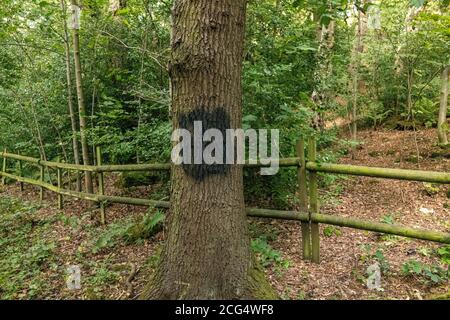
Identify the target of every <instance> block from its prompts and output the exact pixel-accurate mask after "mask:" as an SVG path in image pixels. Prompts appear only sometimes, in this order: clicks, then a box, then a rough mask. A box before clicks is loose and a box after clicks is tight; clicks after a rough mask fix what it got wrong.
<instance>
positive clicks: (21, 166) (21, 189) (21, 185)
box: [19, 153, 24, 192]
mask: <svg viewBox="0 0 450 320" xmlns="http://www.w3.org/2000/svg"><path fill="white" fill-rule="evenodd" d="M19 155H20V153H19ZM19 175H20V177H23V163H22V160H19ZM23 190H24V186H23V182H20V191H21V192H23Z"/></svg>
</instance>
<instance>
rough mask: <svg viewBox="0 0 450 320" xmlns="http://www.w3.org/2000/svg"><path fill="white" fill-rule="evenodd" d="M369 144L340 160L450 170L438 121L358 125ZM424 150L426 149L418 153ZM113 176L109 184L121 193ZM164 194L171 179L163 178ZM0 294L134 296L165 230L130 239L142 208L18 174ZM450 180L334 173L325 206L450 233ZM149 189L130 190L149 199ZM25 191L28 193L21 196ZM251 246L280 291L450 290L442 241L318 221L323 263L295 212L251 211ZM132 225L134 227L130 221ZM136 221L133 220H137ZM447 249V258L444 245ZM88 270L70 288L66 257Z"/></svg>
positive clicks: (0, 239)
mask: <svg viewBox="0 0 450 320" xmlns="http://www.w3.org/2000/svg"><path fill="white" fill-rule="evenodd" d="M359 138H360V139H361V142H362V143H361V145H360V146H359V147H358V148H357V150H356V151H355V152H354V154H353V156H351V155H346V156H343V157H342V158H341V159H340V162H341V163H346V164H361V165H367V166H379V167H389V168H409V169H419V168H420V169H422V170H433V171H446V172H449V171H450V159H448V157H447V154H445V153H444V154H442V153H443V151H442V150H441V149H439V147H437V146H435V140H436V137H435V131H434V130H421V131H419V132H418V133H417V136H415V134H414V133H413V132H410V131H387V130H380V131H373V130H365V131H361V132H360V133H359ZM418 154H419V157H418V156H417V155H418ZM114 179H115V178H114V177H112V176H110V177H108V179H107V183H106V185H107V186H108V187H107V190H106V191H107V193H108V194H119V193H121V194H122V195H123V192H122V191H120V190H119V188H117V187H116V186H115V184H114ZM152 188H154V189H155V190H153V191H156V192H162V191H161V190H164V188H167V186H161V185H155V186H154V187H152ZM0 189H1V190H0V216H1V219H0V298H3V299H35V298H40V299H133V298H136V297H137V296H138V295H139V293H140V292H141V290H142V288H143V286H144V284H145V282H146V279H147V278H148V276H149V274H150V272H151V270H152V269H153V268H154V266H155V264H156V262H157V260H158V257H159V252H160V248H161V243H162V242H163V239H164V234H163V233H162V232H160V233H158V234H156V235H155V236H153V237H151V238H150V239H134V240H133V241H130V238H129V237H128V238H126V239H128V241H125V240H124V239H125V238H124V236H123V235H124V234H129V231H130V230H132V227H133V226H136V225H138V224H139V222H140V221H142V219H143V217H144V216H145V215H146V209H144V208H139V207H132V206H127V205H112V206H110V207H108V208H107V218H108V224H107V225H106V226H100V225H99V223H98V221H97V217H98V212H96V211H89V210H88V208H89V207H88V205H87V204H86V203H81V202H79V201H76V200H73V199H65V208H66V209H65V210H63V211H62V210H58V209H55V206H54V205H55V203H56V196H55V195H52V194H50V193H48V192H46V198H45V201H44V204H43V205H38V204H37V199H38V190H37V189H36V188H33V187H31V186H25V191H24V192H20V190H19V184H11V185H8V186H7V187H3V188H2V187H0ZM447 190H448V189H447V187H445V186H435V185H427V184H423V183H419V182H405V181H396V180H382V179H375V178H364V177H352V178H349V177H347V178H345V177H334V180H333V183H331V184H329V186H328V187H327V188H325V189H323V188H322V189H321V191H320V192H321V193H320V196H321V212H322V213H325V214H332V215H338V216H345V217H357V218H363V219H367V220H371V221H377V222H385V223H400V224H404V225H407V226H411V227H420V228H425V229H429V230H438V231H446V232H449V231H450V209H449V208H450V206H449V203H450V199H448V198H447ZM149 191H150V190H149V189H148V188H144V189H143V188H133V189H131V190H129V191H128V194H127V195H130V194H132V195H133V196H135V197H136V196H139V195H140V196H141V197H145V195H146V194H148V192H149ZM18 199H21V200H18ZM249 221H251V231H252V234H253V235H254V238H253V240H252V247H253V248H254V250H255V251H256V252H257V253H258V256H259V257H260V258H261V261H262V263H263V265H264V266H265V267H266V268H265V270H266V273H267V275H268V277H269V279H270V282H271V283H272V284H273V286H274V287H275V288H276V290H277V291H278V293H279V295H280V297H281V298H283V299H427V298H430V297H432V296H434V295H436V294H443V293H446V292H448V291H449V280H448V271H447V270H446V268H448V265H447V266H446V265H444V264H443V263H442V250H441V251H438V248H442V247H443V246H440V245H438V244H433V243H430V242H425V241H417V240H411V239H405V238H400V237H396V236H387V235H380V234H376V233H371V232H364V231H357V230H352V229H347V228H336V227H329V226H328V227H327V226H323V225H321V244H320V247H321V263H320V264H314V263H311V262H307V261H304V260H302V258H301V252H300V249H299V248H300V246H301V243H300V239H301V235H300V226H299V224H298V223H297V222H284V221H271V220H263V219H250V220H249ZM130 227H131V229H130ZM135 229H136V228H135ZM439 252H441V256H440V255H439ZM376 262H378V263H379V264H380V266H381V270H382V276H381V288H382V289H381V288H380V290H369V289H368V288H367V286H366V279H367V273H366V270H367V267H368V266H370V265H372V264H374V263H376ZM72 265H76V266H79V267H80V270H81V289H80V290H69V289H68V288H67V284H66V279H67V267H69V266H72Z"/></svg>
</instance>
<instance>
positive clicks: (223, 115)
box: [141, 0, 264, 299]
mask: <svg viewBox="0 0 450 320" xmlns="http://www.w3.org/2000/svg"><path fill="white" fill-rule="evenodd" d="M245 13H246V0H222V1H211V0H198V1H190V0H176V1H175V3H174V6H173V9H172V23H173V26H172V41H171V47H172V55H171V62H170V67H169V68H170V76H171V86H172V119H173V128H174V129H178V128H184V129H188V130H192V126H193V122H194V121H202V122H203V130H204V131H205V130H207V129H208V128H218V129H221V130H224V129H227V128H240V127H241V122H242V89H241V73H242V70H241V69H242V60H243V46H244V34H245V16H246V14H245ZM210 169H211V167H206V166H203V165H194V166H193V167H191V166H176V165H174V166H173V167H172V192H171V208H170V213H169V214H168V217H167V232H166V239H165V245H164V249H163V252H162V256H161V260H160V263H159V266H158V267H157V270H156V271H155V274H154V276H153V279H152V280H151V281H150V283H149V285H148V287H147V288H146V289H145V290H144V293H143V294H142V297H141V298H143V299H239V298H243V297H252V296H256V297H261V294H260V293H258V292H256V291H254V290H253V289H252V288H253V287H254V286H255V285H256V283H257V281H256V280H255V281H254V282H249V279H252V278H253V279H254V278H255V277H256V276H255V277H252V275H255V273H253V272H252V270H255V269H253V268H252V259H251V253H250V248H249V236H248V230H247V222H246V215H245V210H244V197H243V175H242V166H238V165H233V166H219V167H215V168H214V169H215V170H210ZM262 278H263V279H264V277H262ZM258 282H260V283H258V284H257V285H258V286H261V285H262V282H264V281H263V280H261V279H258ZM258 290H260V289H258ZM260 291H261V290H260Z"/></svg>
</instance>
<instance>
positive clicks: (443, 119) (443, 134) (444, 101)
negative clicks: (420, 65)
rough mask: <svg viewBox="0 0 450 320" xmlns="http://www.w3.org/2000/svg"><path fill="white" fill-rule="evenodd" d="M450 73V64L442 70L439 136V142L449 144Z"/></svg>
mask: <svg viewBox="0 0 450 320" xmlns="http://www.w3.org/2000/svg"><path fill="white" fill-rule="evenodd" d="M449 75H450V65H448V66H447V67H446V68H445V69H444V71H442V79H441V81H442V88H441V104H440V107H439V119H438V137H439V144H442V145H447V144H448V139H447V130H448V128H447V107H448V77H449Z"/></svg>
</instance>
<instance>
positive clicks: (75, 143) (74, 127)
mask: <svg viewBox="0 0 450 320" xmlns="http://www.w3.org/2000/svg"><path fill="white" fill-rule="evenodd" d="M61 10H62V12H63V27H64V50H65V53H66V78H67V105H68V107H69V116H70V124H71V126H72V148H73V159H74V161H75V164H80V150H79V148H78V138H77V135H78V134H77V132H78V129H77V120H76V114H75V111H74V108H73V96H72V67H71V64H70V45H69V33H68V31H67V22H66V18H65V17H66V10H67V8H66V1H65V0H61ZM76 190H77V191H81V178H80V173H79V172H77V183H76Z"/></svg>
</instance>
